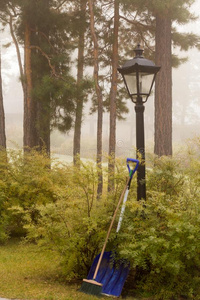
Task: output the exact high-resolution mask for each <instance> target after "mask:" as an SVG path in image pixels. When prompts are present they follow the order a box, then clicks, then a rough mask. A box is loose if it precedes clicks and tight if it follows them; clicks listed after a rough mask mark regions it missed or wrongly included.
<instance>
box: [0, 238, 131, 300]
mask: <svg viewBox="0 0 200 300" xmlns="http://www.w3.org/2000/svg"><path fill="white" fill-rule="evenodd" d="M58 270H59V259H58V257H57V256H56V255H55V254H52V253H50V252H48V251H44V250H42V251H41V249H40V250H38V247H37V246H36V245H33V244H22V243H19V242H18V241H16V240H14V241H11V242H9V243H8V244H6V245H3V246H0V279H1V280H0V297H5V298H14V299H26V300H29V299H30V300H95V299H99V298H97V297H95V296H89V295H85V294H83V293H81V292H79V291H78V289H79V288H80V284H81V283H80V284H73V285H67V284H65V283H61V282H59V280H58V274H57V272H58ZM101 299H112V298H107V297H106V298H101ZM131 299H132V300H133V298H127V300H131Z"/></svg>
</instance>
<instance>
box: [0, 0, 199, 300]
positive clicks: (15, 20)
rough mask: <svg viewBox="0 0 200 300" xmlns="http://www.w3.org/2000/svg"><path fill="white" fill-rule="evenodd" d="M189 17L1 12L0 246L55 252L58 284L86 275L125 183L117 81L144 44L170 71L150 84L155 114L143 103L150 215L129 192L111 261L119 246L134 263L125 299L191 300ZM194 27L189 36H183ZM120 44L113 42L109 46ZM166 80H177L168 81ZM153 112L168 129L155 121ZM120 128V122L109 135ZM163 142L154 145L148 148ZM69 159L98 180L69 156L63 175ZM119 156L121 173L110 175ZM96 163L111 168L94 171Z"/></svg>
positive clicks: (193, 171)
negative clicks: (14, 242)
mask: <svg viewBox="0 0 200 300" xmlns="http://www.w3.org/2000/svg"><path fill="white" fill-rule="evenodd" d="M193 2H194V3H193ZM86 4H87V5H86ZM119 4H120V5H119ZM119 6H120V13H121V15H120V18H121V21H122V24H121V23H120V24H121V26H118V25H119V22H118V21H119ZM33 8H34V9H33ZM198 8H199V1H192V0H187V1H184V0H174V1H168V0H166V1H159V0H152V1H146V0H141V1H139V2H138V1H133V0H131V1H130V0H123V1H106V0H102V1H101V2H99V1H92V0H88V1H85V0H81V1H78V0H74V1H70V0H66V1H64V0H63V1H61V0H55V1H50V0H43V1H41V0H40V1H36V0H34V1H31V0H28V1H26V0H13V1H2V2H1V3H0V9H1V14H0V17H1V24H2V27H4V26H5V31H3V32H2V35H1V37H2V60H1V61H2V66H3V67H2V79H3V85H2V90H3V97H1V100H3V103H4V106H5V113H6V118H5V120H6V132H5V133H6V134H5V136H6V142H7V145H6V146H7V150H8V151H7V152H6V151H0V154H1V155H0V214H1V218H0V242H2V243H3V242H6V241H7V239H9V237H12V236H18V237H21V238H23V240H24V241H30V242H32V241H34V243H37V245H38V247H43V249H44V248H48V249H50V251H53V252H56V253H57V254H58V255H59V257H60V259H61V265H60V266H61V270H62V271H61V272H60V273H59V274H58V276H59V279H61V280H64V281H65V282H68V281H73V280H80V279H81V278H83V277H84V276H86V275H87V272H88V270H89V268H90V266H91V263H92V260H93V258H94V257H95V256H96V254H97V253H98V252H99V251H100V249H101V246H102V243H103V239H104V237H105V234H106V231H107V228H108V225H109V222H110V218H111V216H112V214H113V211H114V209H115V207H116V202H117V201H118V199H119V196H120V193H121V191H122V188H123V186H124V184H125V181H126V177H127V175H128V174H127V169H126V166H125V160H124V158H125V157H127V156H131V157H134V156H135V152H136V151H135V113H134V107H133V104H132V103H131V101H130V100H129V99H128V96H127V93H126V91H125V89H124V85H123V83H122V81H121V79H120V78H118V80H116V74H117V73H116V71H117V69H116V62H117V64H118V65H121V64H122V62H123V61H124V60H126V59H128V58H132V57H133V52H132V50H133V49H134V48H135V46H136V44H137V43H138V42H140V43H141V44H142V46H144V48H145V56H146V57H148V58H151V59H152V60H154V58H155V61H156V63H157V64H160V63H163V64H164V66H165V67H162V68H161V71H160V73H159V75H158V76H160V77H158V78H161V79H162V80H161V83H162V84H160V83H159V81H157V83H156V84H157V89H156V93H155V96H156V97H155V99H156V101H155V102H154V101H153V97H150V98H149V100H148V102H147V103H146V105H145V107H146V110H145V130H146V144H147V153H148V160H147V166H148V168H147V201H146V203H145V205H144V203H143V201H139V202H137V201H136V200H135V199H136V180H135V178H134V180H133V185H132V189H131V192H130V200H131V201H129V202H128V204H127V208H128V209H127V210H126V215H125V217H124V220H123V226H122V228H121V231H120V233H119V236H118V239H117V244H116V235H115V233H114V232H113V233H112V235H111V239H110V241H109V242H110V245H109V247H113V246H115V247H116V249H117V250H118V251H119V255H121V256H122V257H123V258H126V259H128V260H129V261H130V264H131V272H130V277H129V280H128V286H127V288H126V290H127V291H128V292H129V293H130V294H131V295H134V294H135V293H139V294H140V295H141V294H143V295H149V296H152V297H153V299H181V297H183V298H184V297H186V298H187V299H199V295H200V290H199V286H200V284H199V283H200V272H199V270H200V252H199V251H200V250H199V249H200V241H199V236H200V218H199V214H200V203H199V202H200V188H199V187H200V172H199V170H200V163H199V161H200V160H199V156H200V139H199V137H198V135H199V132H198V128H199V123H200V119H199V102H198V100H199V86H200V84H199V76H200V74H199V63H198V62H199V61H200V60H199V58H198V57H199V52H198V49H199V44H200V43H199V36H198V34H196V35H195V34H193V33H191V30H192V29H194V31H195V30H196V27H197V26H198V24H199V20H198V19H197V18H196V17H195V16H194V15H193V14H192V13H191V12H194V13H195V12H197V11H198ZM130 9H132V10H130ZM33 12H34V13H33ZM164 12H167V13H166V14H164ZM83 15H84V17H83ZM128 17H130V19H127V18H128ZM50 20H51V21H52V22H50ZM83 21H84V22H83ZM189 21H193V23H191V25H190V26H191V27H187V26H186V24H187V23H188V22H189ZM82 22H83V23H82ZM126 22H127V23H126ZM156 23H157V24H159V25H161V27H160V26H156ZM52 24H54V25H55V26H52ZM102 24H103V25H102ZM192 24H194V27H193V28H192V26H193V25H192ZM8 25H9V26H10V30H11V31H10V33H11V35H12V37H13V41H14V43H15V48H16V49H17V51H18V52H17V53H18V59H19V56H20V53H21V55H22V56H21V63H22V64H21V65H20V81H18V80H16V79H17V78H18V77H19V73H18V65H17V60H16V55H15V54H14V53H15V51H14V50H16V49H15V48H13V45H12V43H11V41H12V40H11V39H10V38H8V32H9V29H8ZM12 25H13V27H12ZM77 25H78V26H77ZM82 25H84V26H82ZM6 26H7V27H6ZM144 28H145V30H144ZM84 29H85V31H84ZM136 29H137V30H136ZM13 30H14V31H13ZM117 30H119V32H120V33H121V35H119V36H118V35H117V34H113V33H116V32H117ZM162 30H165V35H164V34H163V31H162ZM83 33H84V34H85V37H86V39H83ZM197 33H198V32H197ZM97 37H98V39H97ZM116 37H119V41H118V42H119V44H118V43H117V40H116ZM15 38H16V39H15ZM163 38H164V40H163ZM83 40H84V41H85V42H86V44H84V45H85V46H83ZM155 40H156V44H155ZM130 41H131V42H130ZM166 41H167V43H166V44H165V42H166ZM18 42H19V43H18ZM3 44H4V46H5V47H4V46H3ZM158 45H159V46H160V48H159V47H158ZM163 45H165V46H166V47H164V52H163V47H162V46H163ZM18 46H19V48H18ZM23 46H24V50H25V51H23ZM84 47H85V48H84ZM118 47H119V48H118ZM83 48H84V50H85V51H86V52H85V53H86V55H85V57H84V64H85V65H83V64H82V59H81V58H83V51H82V50H83ZM77 49H79V51H78V50H77ZM116 49H118V50H120V51H118V55H117V56H116V53H117V51H116ZM155 50H156V51H155ZM171 50H172V53H171ZM180 50H182V51H181V52H180ZM186 50H189V51H188V52H187V53H185V52H186ZM24 52H25V55H24ZM78 53H79V55H80V56H79V55H78ZM180 53H181V54H180ZM160 54H162V55H163V59H161V57H160ZM164 54H166V55H164ZM178 55H179V56H178ZM185 56H188V62H187V63H186V59H185ZM114 57H115V59H114ZM164 57H167V60H166V59H164ZM79 58H80V60H79ZM116 58H117V59H116ZM118 59H119V60H118ZM23 60H24V61H23ZM23 62H24V64H23ZM183 62H185V63H184V64H183ZM114 63H115V64H114ZM172 66H174V67H177V69H173V77H172V80H171V72H172ZM99 67H101V68H99ZM77 69H78V70H79V72H77ZM108 70H109V71H108ZM160 74H162V76H161V75H160ZM116 83H117V84H116ZM158 83H159V84H158ZM20 85H21V91H22V90H23V95H22V93H21V91H20ZM116 86H118V88H119V89H118V92H117V90H116ZM172 87H173V89H172ZM172 90H173V102H172V97H171V96H172V95H171V93H172ZM83 100H84V101H83ZM111 100H112V101H111ZM160 103H162V105H161V107H160V106H159V105H158V104H160ZM126 104H127V107H128V108H129V114H127V113H128V110H127V107H126ZM83 107H84V110H83V111H82V108H83ZM77 108H79V109H77ZM154 108H155V111H156V109H157V111H159V112H160V114H158V115H160V116H162V118H163V119H159V120H156V119H155V118H154ZM158 108H159V109H160V110H158ZM103 110H105V112H104V113H102V112H103ZM22 111H23V112H24V114H23V112H22ZM89 111H92V112H93V114H92V115H91V114H89ZM80 112H81V114H82V112H83V122H80V121H81V119H82V117H80V114H79V113H80ZM172 113H173V115H172ZM155 115H156V114H155ZM109 116H112V117H111V118H109ZM116 116H117V117H118V119H121V120H118V121H117V127H116V128H115V121H116ZM172 116H173V118H172ZM1 117H2V114H1ZM102 117H103V118H102ZM22 118H24V119H23V120H22ZM123 118H125V119H124V120H123ZM1 119H3V118H1ZM76 121H77V122H76ZM154 123H155V124H154ZM111 124H112V126H111ZM76 125H78V126H77V128H78V129H77V132H78V131H79V133H80V126H79V125H82V128H81V129H82V134H81V143H79V141H78V143H77V145H78V147H74V143H75V140H76V139H74V129H75V128H76ZM97 125H98V126H97ZM101 125H103V127H102V128H103V130H102V131H101ZM155 125H156V126H155ZM158 125H159V126H158ZM172 125H173V151H172ZM2 129H4V128H3V126H1V132H3V130H2ZM115 129H116V130H117V135H116V136H115ZM158 129H161V130H160V133H161V135H160V136H158V135H157V136H155V139H154V131H156V130H158ZM110 130H111V131H110ZM60 131H61V132H60ZM50 136H51V138H50ZM77 136H79V137H80V134H79V135H77ZM1 138H2V139H1V141H3V135H1ZM187 138H191V140H189V141H188V142H187V143H185V144H184V143H183V145H184V146H185V147H184V151H182V149H181V150H180V148H179V149H178V151H177V144H178V146H180V144H181V146H182V143H181V142H183V140H185V139H187ZM76 142H77V141H76ZM154 143H155V144H156V145H157V148H156V147H155V148H154ZM2 145H3V143H2ZM80 145H81V148H80V147H79V146H80ZM23 146H24V148H23ZM27 146H28V147H27ZM102 146H103V153H102ZM113 147H114V148H113ZM3 148H5V145H3ZM30 148H33V149H32V150H30ZM38 150H39V151H38ZM74 150H75V152H76V151H78V153H79V150H80V156H81V158H90V159H91V158H94V159H95V158H97V168H96V165H95V164H94V163H93V162H94V161H93V162H91V161H89V162H88V161H87V163H84V162H80V161H79V160H77V161H78V164H77V161H76V157H75V156H74V162H75V163H76V166H73V164H64V163H63V161H64V158H67V161H68V162H72V160H73V155H74V154H75V153H74ZM154 151H155V154H156V156H154ZM50 152H54V153H55V154H62V155H63V156H62V159H61V160H62V162H60V161H59V162H58V161H55V160H54V159H51V158H50V157H49V156H50V155H49V154H50ZM51 154H52V153H51ZM108 154H110V156H109V157H108ZM164 154H165V155H164ZM172 154H173V156H172ZM115 155H116V157H117V158H121V159H116V168H115V172H110V171H111V170H112V171H113V165H114V164H113V160H112V158H113V157H114V158H115ZM51 157H53V156H52V155H51ZM105 158H106V159H107V158H108V161H109V162H110V165H108V168H107V163H106V164H103V166H102V164H101V163H102V160H103V161H104V159H105ZM106 162H107V161H106ZM114 163H115V162H114ZM105 165H106V167H105ZM77 166H78V168H77ZM99 166H100V167H101V168H99ZM109 166H110V169H109ZM102 175H103V177H102ZM110 182H112V183H114V184H112V185H111V186H110V187H111V188H109V184H110ZM107 187H108V189H107ZM144 208H145V209H144ZM102 216H104V217H103V218H102ZM114 226H116V224H114ZM14 296H15V295H14Z"/></svg>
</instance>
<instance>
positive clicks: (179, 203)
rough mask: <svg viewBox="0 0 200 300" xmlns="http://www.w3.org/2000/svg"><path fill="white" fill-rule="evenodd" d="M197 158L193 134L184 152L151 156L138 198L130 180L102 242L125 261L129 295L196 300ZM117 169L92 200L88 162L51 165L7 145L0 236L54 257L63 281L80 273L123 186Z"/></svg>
mask: <svg viewBox="0 0 200 300" xmlns="http://www.w3.org/2000/svg"><path fill="white" fill-rule="evenodd" d="M199 157H200V143H199V139H198V138H197V139H196V141H191V142H190V143H189V144H188V149H187V153H186V154H185V153H181V152H180V153H178V154H177V155H176V156H175V157H174V158H170V157H161V158H155V157H153V158H152V166H151V168H150V169H148V173H147V187H148V188H147V191H148V194H147V195H148V197H147V201H146V202H145V203H144V202H138V201H136V188H135V184H136V176H135V177H134V178H133V182H132V188H131V190H130V194H129V199H128V201H127V208H126V211H125V215H124V219H123V222H122V227H121V230H120V232H119V233H118V235H117V239H116V234H115V229H114V228H113V230H112V234H111V237H110V239H109V244H108V250H110V249H113V247H114V246H115V247H116V249H117V250H118V253H119V255H120V256H121V257H123V258H125V259H128V260H129V261H130V264H131V269H132V271H133V272H130V276H129V280H128V282H127V290H128V291H129V293H131V290H133V291H134V294H135V293H137V292H138V291H139V292H140V294H141V293H142V294H143V295H149V296H151V297H153V299H179V297H185V298H187V299H199V294H200V290H199V286H200V285H199V283H200V250H199V249H200V239H199V236H200V217H199V215H200V200H199V199H200V197H199V195H200V188H199V186H200V185H199V182H200V175H199V174H200V163H199ZM150 163H151V161H150V162H149V164H150ZM116 169H117V172H116V175H115V180H116V189H115V191H114V192H112V193H111V194H107V193H104V194H103V196H102V199H101V200H97V197H96V190H97V169H96V167H95V166H94V164H93V163H81V166H80V169H79V168H76V167H72V166H70V165H62V164H60V163H58V162H55V161H54V162H52V167H51V168H50V167H49V159H48V157H47V156H45V154H44V153H43V154H39V153H38V152H37V151H32V152H30V153H27V154H26V156H25V157H23V155H22V152H21V151H16V150H15V151H10V152H9V153H8V159H7V160H5V156H4V158H3V156H2V157H1V164H0V170H1V172H0V191H1V192H0V214H1V223H0V240H1V241H3V240H5V239H6V236H8V234H9V233H10V234H11V233H12V234H19V233H23V234H24V235H25V240H27V241H34V242H37V244H38V247H47V248H48V249H51V250H52V251H55V252H56V253H57V254H58V255H59V257H60V258H61V261H62V273H63V278H64V279H65V280H73V279H80V278H83V277H85V276H86V274H87V272H88V270H89V268H90V266H91V263H92V261H93V259H94V257H95V256H96V255H97V254H98V253H99V252H100V251H101V248H102V245H103V242H104V239H105V236H106V232H107V230H108V227H109V224H110V221H111V218H112V215H113V212H114V210H115V207H116V203H117V201H118V199H119V197H120V193H121V191H122V189H123V185H124V184H125V177H126V176H127V170H126V169H125V167H124V161H123V162H122V163H121V162H118V163H117V168H116ZM104 172H106V170H104ZM105 185H106V182H105ZM116 223H117V221H116ZM115 226H116V224H115V225H114V227H115Z"/></svg>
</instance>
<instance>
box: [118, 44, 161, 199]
mask: <svg viewBox="0 0 200 300" xmlns="http://www.w3.org/2000/svg"><path fill="white" fill-rule="evenodd" d="M134 52H135V57H134V58H133V59H130V60H128V61H126V62H125V63H124V65H123V66H122V67H121V68H118V71H119V72H120V74H121V75H122V77H123V80H124V83H125V86H126V88H127V91H128V94H129V96H130V98H131V100H132V102H133V103H135V112H136V150H137V154H136V156H137V158H138V159H139V160H140V165H139V167H138V171H137V200H141V199H144V200H146V183H145V145H144V103H145V102H146V101H147V99H148V97H149V95H150V93H151V90H152V87H153V84H154V81H155V77H156V74H157V73H158V71H159V70H160V67H159V66H156V65H155V63H154V62H152V61H151V60H149V59H146V58H144V57H143V49H141V47H140V44H138V45H137V48H136V49H135V50H134Z"/></svg>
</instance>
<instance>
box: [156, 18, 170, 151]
mask: <svg viewBox="0 0 200 300" xmlns="http://www.w3.org/2000/svg"><path fill="white" fill-rule="evenodd" d="M171 60H172V59H171V19H170V18H169V17H168V16H166V15H159V14H157V16H156V65H160V66H161V70H160V72H159V73H158V75H157V78H156V83H155V147H154V152H155V154H157V155H158V156H162V155H172V61H171Z"/></svg>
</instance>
